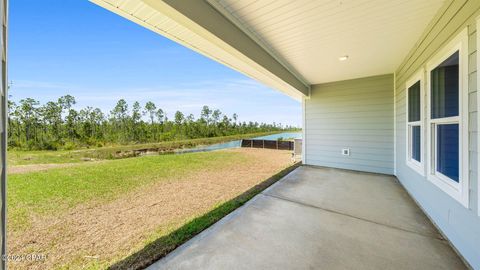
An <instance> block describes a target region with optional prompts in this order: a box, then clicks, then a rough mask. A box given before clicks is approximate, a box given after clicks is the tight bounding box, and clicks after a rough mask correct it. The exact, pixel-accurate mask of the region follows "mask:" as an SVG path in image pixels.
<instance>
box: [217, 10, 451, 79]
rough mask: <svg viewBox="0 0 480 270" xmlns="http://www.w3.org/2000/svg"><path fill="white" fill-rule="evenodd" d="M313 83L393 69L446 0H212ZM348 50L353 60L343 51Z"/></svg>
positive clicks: (228, 15) (389, 71)
mask: <svg viewBox="0 0 480 270" xmlns="http://www.w3.org/2000/svg"><path fill="white" fill-rule="evenodd" d="M209 2H210V3H212V4H213V5H214V6H215V7H216V8H217V9H218V10H219V11H221V12H222V13H224V14H225V16H227V17H229V18H230V19H231V20H234V21H236V22H237V24H241V26H242V28H243V29H244V30H245V31H248V32H249V33H251V34H253V36H254V37H255V38H256V39H257V40H259V41H260V42H262V43H263V44H264V46H266V47H267V48H269V50H270V51H271V53H272V54H274V55H276V56H277V57H278V58H280V59H282V60H283V61H284V62H285V63H288V65H290V66H292V67H293V69H294V70H296V71H297V72H298V73H300V74H301V75H302V76H303V77H304V78H305V79H306V80H307V81H308V82H309V83H310V84H318V83H324V82H329V81H338V80H345V79H352V78H359V77H366V76H372V75H379V74H385V73H393V72H394V71H395V68H397V67H398V65H399V64H400V63H401V61H402V60H403V58H404V57H405V56H406V55H407V53H408V52H409V50H410V49H411V48H412V47H413V45H414V44H415V42H416V41H417V40H418V39H419V37H420V35H421V34H422V32H423V31H424V29H425V28H426V26H427V24H428V23H429V22H430V21H431V19H432V18H433V16H434V15H435V14H436V13H437V11H438V10H439V8H440V7H441V6H442V5H443V4H444V2H445V1H444V0H422V1H418V0H333V1H332V0H296V1H290V0H275V1H270V0H262V1H255V0H242V1H237V0H209ZM343 55H348V56H349V58H348V60H347V61H343V62H341V61H339V57H340V56H343Z"/></svg>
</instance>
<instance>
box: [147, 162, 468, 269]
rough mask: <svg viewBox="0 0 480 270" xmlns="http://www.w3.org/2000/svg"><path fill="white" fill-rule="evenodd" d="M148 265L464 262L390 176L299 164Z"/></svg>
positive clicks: (416, 265)
mask: <svg viewBox="0 0 480 270" xmlns="http://www.w3.org/2000/svg"><path fill="white" fill-rule="evenodd" d="M382 194H383V195H382ZM148 269H229V270H232V269H465V265H464V264H463V263H462V261H461V260H460V258H459V257H458V256H457V255H456V253H455V252H454V251H453V250H452V248H451V247H450V246H449V244H448V242H446V241H445V240H444V239H442V238H441V237H440V235H439V234H438V232H437V231H436V230H435V228H434V227H433V225H432V224H431V223H430V222H429V221H428V219H427V218H426V217H425V216H424V215H423V213H422V212H421V210H420V209H419V208H418V207H417V206H416V205H415V203H414V202H413V201H412V200H411V199H410V198H409V197H408V194H406V192H405V191H404V190H403V189H402V187H401V186H400V185H399V184H398V183H397V182H396V179H395V178H394V177H391V176H385V175H378V174H367V173H359V172H352V171H344V170H337V169H328V168H312V167H305V166H304V167H300V168H298V169H296V170H295V171H294V172H292V173H290V174H289V175H288V176H286V177H285V178H284V179H282V180H280V181H279V182H277V183H276V184H275V185H273V186H272V187H270V188H269V189H267V190H266V191H264V192H263V193H262V194H260V195H258V196H256V197H255V198H254V199H252V200H251V201H250V202H249V203H247V204H246V205H245V206H244V207H242V208H240V209H238V210H236V211H234V212H233V213H231V214H230V215H228V216H227V217H225V218H223V219H222V220H221V221H220V222H218V223H216V224H215V225H213V226H212V227H210V228H209V229H207V230H205V231H204V232H202V233H201V234H199V235H198V236H196V237H194V238H193V239H192V240H190V241H188V242H187V243H185V244H184V245H182V246H181V247H179V248H177V249H176V250H175V251H174V252H172V253H170V254H169V255H168V256H166V257H165V258H163V259H162V260H160V261H158V262H156V263H155V264H153V265H152V266H150V267H149V268H148Z"/></svg>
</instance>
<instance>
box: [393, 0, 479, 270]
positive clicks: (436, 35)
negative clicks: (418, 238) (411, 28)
mask: <svg viewBox="0 0 480 270" xmlns="http://www.w3.org/2000/svg"><path fill="white" fill-rule="evenodd" d="M479 15H480V1H478V0H468V1H467V0H454V1H447V3H446V4H445V5H444V7H443V8H442V9H441V10H440V11H439V13H438V14H437V16H436V17H435V18H434V19H433V20H432V22H431V23H430V25H429V26H428V28H427V29H426V30H425V31H424V34H423V35H422V37H421V38H420V40H419V41H418V42H417V44H416V45H415V46H414V48H412V50H411V51H410V53H409V54H408V56H407V57H406V58H405V60H404V61H403V63H402V64H401V65H400V66H399V67H398V69H397V71H396V89H395V101H396V102H395V111H396V123H395V130H396V133H395V134H396V174H397V177H398V179H399V180H400V182H401V183H402V184H403V185H404V186H405V187H406V189H407V190H408V191H409V192H410V194H411V195H412V196H413V197H414V198H415V200H417V202H418V203H419V204H420V205H421V207H422V208H423V209H424V210H425V211H426V213H427V214H428V215H429V216H430V217H431V219H432V220H433V221H434V222H435V223H436V224H437V225H438V227H439V228H440V230H442V232H443V233H444V234H445V235H446V236H447V237H448V239H449V240H450V241H451V242H452V244H453V245H454V246H455V248H456V249H457V250H458V251H459V253H461V254H462V256H463V257H464V258H465V259H466V260H467V261H468V263H470V264H471V266H473V268H475V269H480V217H479V216H478V214H477V211H478V209H477V207H478V198H477V194H478V184H479V183H478V173H477V171H478V168H477V167H478V166H477V151H478V149H477V131H478V129H477V89H478V88H477V60H476V54H477V44H476V43H477V42H476V35H477V30H476V26H475V25H476V18H477V17H478V16H479ZM465 28H468V35H469V42H468V43H469V46H468V47H469V48H468V62H469V63H468V92H469V94H468V111H469V113H468V129H469V131H468V132H469V134H468V135H469V138H468V140H469V153H468V155H469V181H470V198H469V208H466V207H464V206H462V205H461V204H460V203H459V202H457V201H456V200H454V199H453V198H452V197H450V196H449V195H447V194H446V193H445V192H443V191H442V190H440V189H439V188H438V187H436V186H435V185H433V184H432V183H431V182H430V181H428V180H427V179H426V178H425V177H423V176H421V175H419V174H418V173H416V172H415V171H414V170H412V169H410V167H408V166H406V164H405V159H406V158H405V157H406V146H405V145H406V135H405V121H406V113H405V110H406V104H405V102H406V100H405V98H406V93H405V87H406V85H405V83H406V80H408V79H409V77H411V76H412V75H413V74H414V73H416V72H417V71H418V70H420V69H421V68H422V67H425V65H426V63H427V62H428V61H429V60H430V59H431V58H432V57H433V56H434V55H435V54H436V53H437V52H438V51H439V50H440V49H442V48H443V47H444V46H445V45H446V44H447V43H448V42H449V41H450V40H451V39H453V38H454V37H455V36H456V35H457V34H458V33H460V32H461V31H462V30H464V29H465ZM426 91H428V89H426Z"/></svg>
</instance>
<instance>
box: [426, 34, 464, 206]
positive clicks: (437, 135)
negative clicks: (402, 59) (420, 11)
mask: <svg viewBox="0 0 480 270" xmlns="http://www.w3.org/2000/svg"><path fill="white" fill-rule="evenodd" d="M467 46H468V36H467V33H466V30H465V31H463V32H462V33H461V34H460V35H459V36H458V37H457V38H456V39H454V40H453V41H452V42H451V43H450V44H449V45H448V46H446V48H445V49H443V50H442V51H441V52H440V53H439V55H438V56H437V57H436V58H434V59H433V60H432V61H431V62H430V64H429V65H428V69H427V75H428V79H427V82H428V89H427V94H428V98H427V102H428V113H427V115H428V127H427V129H428V137H427V141H428V146H429V147H428V148H429V151H428V179H429V180H430V181H432V182H433V183H434V184H436V185H437V186H438V187H439V188H440V189H442V190H443V191H445V192H446V193H448V194H449V195H451V196H452V197H453V198H455V199H456V200H458V201H459V202H460V203H462V204H463V205H465V206H467V207H468V127H467V123H468V122H467V118H468V102H467V98H468V96H467V95H468V91H467V78H468V77H467V70H468V69H467V66H466V63H467V61H468V58H467V56H466V53H467V51H468V50H467V49H468V48H467Z"/></svg>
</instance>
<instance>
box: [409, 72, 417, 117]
mask: <svg viewBox="0 0 480 270" xmlns="http://www.w3.org/2000/svg"><path fill="white" fill-rule="evenodd" d="M415 121H420V81H418V82H416V83H415V84H414V85H412V86H410V87H409V88H408V122H415Z"/></svg>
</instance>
